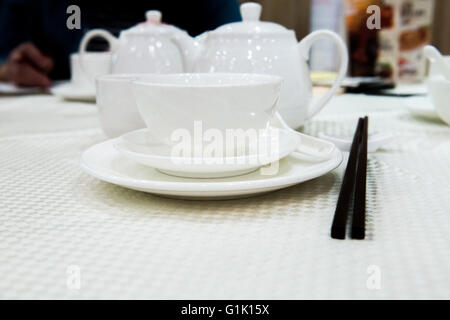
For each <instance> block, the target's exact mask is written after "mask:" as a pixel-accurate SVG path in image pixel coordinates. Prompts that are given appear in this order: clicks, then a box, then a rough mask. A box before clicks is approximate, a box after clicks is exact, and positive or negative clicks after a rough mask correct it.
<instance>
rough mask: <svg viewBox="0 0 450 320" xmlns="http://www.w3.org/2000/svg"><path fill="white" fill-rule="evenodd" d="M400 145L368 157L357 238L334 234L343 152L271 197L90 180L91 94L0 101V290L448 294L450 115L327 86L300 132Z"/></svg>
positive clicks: (163, 294) (123, 294)
mask: <svg viewBox="0 0 450 320" xmlns="http://www.w3.org/2000/svg"><path fill="white" fill-rule="evenodd" d="M365 114H368V115H369V116H370V131H375V130H377V131H380V130H381V131H387V132H391V133H393V134H394V135H395V137H396V139H395V141H394V142H392V143H391V144H389V145H388V146H386V148H384V149H383V150H380V151H379V152H377V153H375V154H370V155H369V162H368V182H367V188H368V189H367V229H368V231H367V235H368V239H367V240H365V241H354V240H345V241H339V240H332V239H330V226H331V222H332V219H333V214H334V209H335V205H336V200H337V196H338V192H339V189H340V184H341V180H342V176H343V170H344V168H345V163H344V164H343V165H342V166H341V167H340V168H338V169H337V170H335V171H334V172H332V173H330V174H328V175H325V176H323V177H321V178H318V179H315V180H313V181H310V182H307V183H303V184H300V185H297V186H294V187H291V188H288V189H285V190H281V191H278V192H274V193H270V194H268V195H264V196H259V197H254V198H249V199H241V200H229V201H207V202H204V201H183V200H171V199H165V198H161V197H157V196H152V195H149V194H146V193H141V192H136V191H131V190H127V189H124V188H121V187H117V186H114V185H110V184H107V183H104V182H100V181H98V180H96V179H94V178H92V177H90V176H89V175H87V174H86V173H84V172H82V171H81V169H80V166H79V163H78V160H79V156H80V154H81V152H82V151H83V150H84V149H86V148H87V147H89V146H91V145H93V144H95V143H97V142H99V141H102V140H103V139H105V137H104V136H103V134H102V133H101V131H100V129H99V128H98V122H97V118H96V107H95V105H90V104H83V103H73V102H72V103H69V102H61V101H59V100H57V99H56V98H54V97H51V96H44V95H41V96H26V97H3V98H0V298H176V299H178V298H210V299H216V298H224V299H230V298H236V299H237V298H239V299H241V298H242V299H247V298H250V299H258V298H264V299H279V298H286V299H298V298H312V299H315V298H373V299H380V298H447V299H448V298H450V254H449V252H450V127H448V126H446V125H444V124H442V123H438V122H430V121H426V120H421V119H418V118H414V117H413V116H411V115H410V114H409V113H408V112H407V111H406V109H405V108H404V107H403V105H402V100H401V99H399V98H381V97H366V96H363V95H344V96H340V97H336V98H334V99H333V100H332V102H331V103H330V104H329V105H328V106H327V107H326V109H325V110H323V111H322V112H321V113H320V114H319V115H318V116H317V117H315V118H314V120H313V121H312V122H310V123H308V124H307V125H306V127H305V128H304V131H305V132H307V133H310V134H312V135H317V134H318V132H320V131H324V132H325V133H327V134H329V135H344V134H347V135H349V136H351V135H352V133H353V130H354V127H355V125H356V121H357V118H358V116H361V115H365Z"/></svg>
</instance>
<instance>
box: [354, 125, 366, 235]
mask: <svg viewBox="0 0 450 320" xmlns="http://www.w3.org/2000/svg"><path fill="white" fill-rule="evenodd" d="M368 127H369V118H367V117H365V118H364V125H363V132H362V137H361V147H360V151H359V157H358V165H357V169H356V183H355V200H354V204H353V218H352V233H351V236H352V239H359V240H362V239H364V238H365V236H366V173H367V139H368V136H367V135H368Z"/></svg>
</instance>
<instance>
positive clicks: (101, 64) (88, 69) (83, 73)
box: [70, 52, 111, 91]
mask: <svg viewBox="0 0 450 320" xmlns="http://www.w3.org/2000/svg"><path fill="white" fill-rule="evenodd" d="M110 69H111V54H110V53H109V52H88V53H85V57H84V66H83V68H82V67H81V64H80V56H79V54H78V53H73V54H71V55H70V74H71V82H72V83H73V84H74V85H76V86H77V87H79V88H83V89H88V90H92V91H94V90H95V77H96V76H99V75H104V74H109V73H110V72H111V71H110Z"/></svg>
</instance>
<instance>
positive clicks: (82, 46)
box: [78, 29, 118, 76]
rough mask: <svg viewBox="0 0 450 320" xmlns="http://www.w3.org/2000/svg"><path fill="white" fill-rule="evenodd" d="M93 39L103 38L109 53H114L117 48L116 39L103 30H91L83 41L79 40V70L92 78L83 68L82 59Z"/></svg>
mask: <svg viewBox="0 0 450 320" xmlns="http://www.w3.org/2000/svg"><path fill="white" fill-rule="evenodd" d="M95 37H101V38H104V39H105V40H106V41H108V44H109V48H110V50H111V51H115V50H116V48H117V45H118V39H117V38H116V37H114V36H113V35H112V34H111V33H109V32H108V31H106V30H103V29H92V30H90V31H88V32H87V33H86V34H85V35H84V37H83V39H81V43H80V49H79V52H78V53H79V55H80V68H81V70H82V71H83V72H84V73H86V74H88V75H90V76H92V75H91V74H90V72H89V70H87V68H86V67H85V64H84V57H85V53H86V48H87V45H88V43H89V41H91V39H92V38H95Z"/></svg>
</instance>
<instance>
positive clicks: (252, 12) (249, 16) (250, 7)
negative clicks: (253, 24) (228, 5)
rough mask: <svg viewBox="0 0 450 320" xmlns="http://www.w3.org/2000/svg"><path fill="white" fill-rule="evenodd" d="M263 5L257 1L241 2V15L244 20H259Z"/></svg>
mask: <svg viewBox="0 0 450 320" xmlns="http://www.w3.org/2000/svg"><path fill="white" fill-rule="evenodd" d="M261 8H262V7H261V5H260V4H259V3H256V2H246V3H243V4H241V16H242V20H243V21H259V18H260V16H261Z"/></svg>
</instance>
